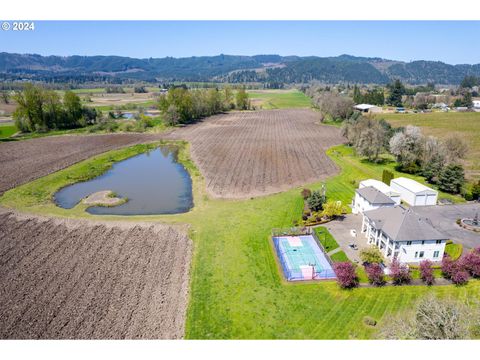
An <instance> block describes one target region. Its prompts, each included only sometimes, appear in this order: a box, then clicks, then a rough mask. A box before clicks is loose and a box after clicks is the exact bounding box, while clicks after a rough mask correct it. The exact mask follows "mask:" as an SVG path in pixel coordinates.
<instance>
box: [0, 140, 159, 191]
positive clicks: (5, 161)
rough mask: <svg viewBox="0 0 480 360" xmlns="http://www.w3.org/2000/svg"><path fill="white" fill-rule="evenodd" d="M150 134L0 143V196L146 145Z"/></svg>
mask: <svg viewBox="0 0 480 360" xmlns="http://www.w3.org/2000/svg"><path fill="white" fill-rule="evenodd" d="M158 137H159V136H158V135H154V134H133V133H132V134H106V135H83V136H81V135H78V136H77V135H71V136H49V137H43V138H37V139H30V140H21V141H11V142H0V175H1V176H0V195H1V194H3V193H4V192H5V191H7V190H9V189H11V188H13V187H16V186H18V185H21V184H24V183H27V182H29V181H32V180H35V179H37V178H39V177H42V176H45V175H48V174H50V173H52V172H55V171H58V170H61V169H63V168H66V167H68V166H71V165H73V164H75V163H77V162H79V161H82V160H85V159H88V158H89V157H92V156H94V155H98V154H100V153H103V152H106V151H109V150H113V149H117V148H121V147H125V146H130V145H134V144H139V143H147V142H149V141H154V140H156V139H158Z"/></svg>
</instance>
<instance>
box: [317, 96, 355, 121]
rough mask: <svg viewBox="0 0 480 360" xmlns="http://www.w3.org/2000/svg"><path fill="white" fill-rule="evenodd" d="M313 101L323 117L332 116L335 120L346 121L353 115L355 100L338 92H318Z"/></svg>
mask: <svg viewBox="0 0 480 360" xmlns="http://www.w3.org/2000/svg"><path fill="white" fill-rule="evenodd" d="M312 101H313V104H314V105H315V106H316V107H317V108H318V109H319V110H320V111H321V112H322V113H323V115H325V116H330V117H331V118H332V119H334V120H337V119H340V120H345V119H347V118H348V117H350V115H352V113H353V105H354V103H353V100H352V99H351V98H349V97H347V96H343V95H340V94H339V93H338V92H336V91H322V92H316V93H314V95H313V97H312Z"/></svg>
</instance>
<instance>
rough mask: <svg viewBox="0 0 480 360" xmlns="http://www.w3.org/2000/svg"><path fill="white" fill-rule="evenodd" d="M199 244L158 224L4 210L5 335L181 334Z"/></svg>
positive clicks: (1, 297) (0, 263)
mask: <svg viewBox="0 0 480 360" xmlns="http://www.w3.org/2000/svg"><path fill="white" fill-rule="evenodd" d="M191 251H192V245H191V241H190V240H189V239H188V237H187V236H186V235H185V229H177V228H173V227H171V226H166V225H161V224H157V223H128V222H122V223H119V222H92V221H87V220H70V219H68V220H65V219H63V220H62V219H48V218H40V217H32V216H27V215H20V214H14V213H12V212H8V211H6V210H2V209H0V339H137V338H144V339H176V338H181V337H182V336H183V334H184V323H185V311H186V306H187V292H188V272H189V265H190V259H191Z"/></svg>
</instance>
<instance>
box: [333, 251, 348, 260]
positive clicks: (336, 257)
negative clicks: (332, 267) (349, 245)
mask: <svg viewBox="0 0 480 360" xmlns="http://www.w3.org/2000/svg"><path fill="white" fill-rule="evenodd" d="M330 259H332V261H333V262H345V261H350V259H349V258H348V256H347V254H345V252H343V251H339V252H336V253H335V254H333V255H332V256H330Z"/></svg>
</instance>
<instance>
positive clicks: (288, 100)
mask: <svg viewBox="0 0 480 360" xmlns="http://www.w3.org/2000/svg"><path fill="white" fill-rule="evenodd" d="M248 96H249V98H250V100H251V102H252V105H254V106H255V107H257V108H258V107H261V108H262V109H287V108H308V107H310V106H311V100H310V98H309V97H308V96H306V95H305V94H304V93H302V92H300V91H298V90H258V91H248Z"/></svg>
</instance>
